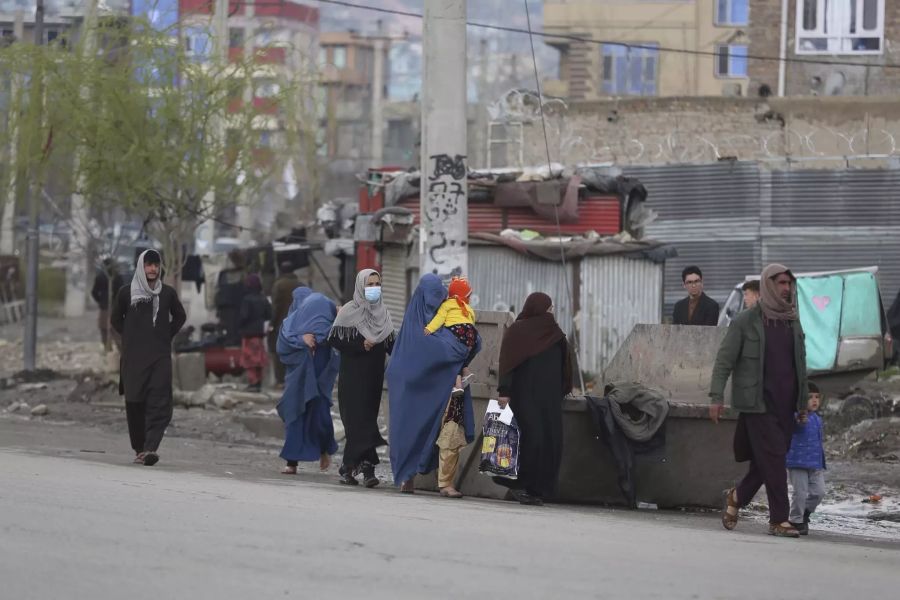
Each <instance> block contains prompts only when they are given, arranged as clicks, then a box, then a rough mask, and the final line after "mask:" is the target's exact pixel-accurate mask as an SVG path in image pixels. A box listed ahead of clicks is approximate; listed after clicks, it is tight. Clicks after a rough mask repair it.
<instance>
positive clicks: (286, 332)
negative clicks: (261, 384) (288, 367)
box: [278, 288, 337, 355]
mask: <svg viewBox="0 0 900 600" xmlns="http://www.w3.org/2000/svg"><path fill="white" fill-rule="evenodd" d="M300 289H305V288H298V290H300ZM298 290H294V297H295V298H296V296H297V291H298ZM336 314H337V306H335V304H334V302H333V301H332V300H331V299H330V298H328V297H327V296H324V295H322V294H318V293H315V292H313V293H311V294H309V296H308V297H307V298H306V300H304V301H303V302H302V303H301V304H300V306H299V307H298V308H297V309H296V310H293V311H292V312H291V313H290V314H288V316H287V318H286V319H285V320H284V323H282V324H281V332H280V333H279V334H278V341H279V344H278V346H282V345H283V344H282V342H284V344H286V346H287V347H288V348H291V349H293V350H296V349H304V348H306V343H305V342H304V341H303V336H304V335H305V334H307V333H311V334H313V335H315V336H316V342H317V343H319V344H322V343H324V342H325V340H326V339H328V332H329V331H330V330H331V325H332V324H333V323H334V317H335V315H336ZM281 353H282V352H281V350H280V349H279V350H278V354H279V355H280V354H281Z"/></svg>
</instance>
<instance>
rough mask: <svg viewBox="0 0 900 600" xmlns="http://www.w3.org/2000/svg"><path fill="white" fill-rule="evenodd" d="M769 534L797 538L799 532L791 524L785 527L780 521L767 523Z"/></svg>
mask: <svg viewBox="0 0 900 600" xmlns="http://www.w3.org/2000/svg"><path fill="white" fill-rule="evenodd" d="M769 535H774V536H775V537H786V538H795V539H796V538H799V537H800V532H799V531H797V529H796V528H795V527H793V526H791V527H785V526H784V525H781V524H780V523H770V524H769Z"/></svg>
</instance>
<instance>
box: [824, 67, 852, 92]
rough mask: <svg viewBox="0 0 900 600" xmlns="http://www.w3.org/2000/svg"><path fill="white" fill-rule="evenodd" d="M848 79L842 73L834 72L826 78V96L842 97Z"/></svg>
mask: <svg viewBox="0 0 900 600" xmlns="http://www.w3.org/2000/svg"><path fill="white" fill-rule="evenodd" d="M846 83H847V78H846V77H845V76H844V74H843V73H841V72H840V71H832V72H831V73H829V74H828V77H826V78H825V86H824V87H825V89H824V94H825V95H826V96H840V95H841V93H842V92H843V91H844V85H845V84H846Z"/></svg>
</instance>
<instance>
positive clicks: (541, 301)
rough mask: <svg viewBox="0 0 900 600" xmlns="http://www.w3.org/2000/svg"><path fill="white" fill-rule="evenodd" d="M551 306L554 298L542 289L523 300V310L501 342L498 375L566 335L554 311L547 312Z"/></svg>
mask: <svg viewBox="0 0 900 600" xmlns="http://www.w3.org/2000/svg"><path fill="white" fill-rule="evenodd" d="M551 306H553V300H551V299H550V296H548V295H547V294H544V293H542V292H535V293H534V294H531V295H530V296H528V298H527V299H526V300H525V306H523V307H522V312H521V313H519V316H518V317H517V318H516V322H515V323H513V324H512V325H511V326H510V327H509V329H507V330H506V334H505V335H504V336H503V343H502V344H501V345H500V375H501V376H503V375H506V374H507V373H509V372H511V371H512V370H513V369H515V368H516V367H518V366H519V365H521V364H522V363H523V362H525V361H526V360H528V359H529V358H532V357H533V356H537V355H538V354H540V353H541V352H544V351H545V350H547V349H549V348H552V347H553V345H554V344H556V343H558V342H559V341H560V340H562V339H565V337H566V335H565V334H564V333H563V331H562V329H560V328H559V325H557V323H556V319H554V318H553V314H551V313H550V312H548V311H549V310H550V307H551Z"/></svg>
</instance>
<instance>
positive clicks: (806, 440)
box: [787, 382, 825, 535]
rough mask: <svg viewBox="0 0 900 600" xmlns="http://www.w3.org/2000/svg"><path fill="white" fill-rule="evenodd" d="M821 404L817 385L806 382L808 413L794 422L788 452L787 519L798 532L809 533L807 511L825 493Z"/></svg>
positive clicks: (817, 504) (814, 506)
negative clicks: (807, 386) (789, 488)
mask: <svg viewBox="0 0 900 600" xmlns="http://www.w3.org/2000/svg"><path fill="white" fill-rule="evenodd" d="M821 404H822V395H821V394H820V393H819V388H818V387H816V385H815V384H813V383H812V382H810V383H809V404H808V408H809V413H808V417H807V419H806V420H805V422H804V421H801V420H800V419H799V418H798V420H797V424H796V425H795V426H794V435H793V437H792V439H791V449H790V451H789V452H788V455H787V467H788V475H789V478H790V481H791V487H792V488H794V495H793V497H792V498H791V514H790V522H791V525H793V526H794V528H796V529H797V531H799V532H800V535H809V515H810V514H812V513H813V512H814V511H815V510H816V507H817V506H819V502H821V501H822V497H823V496H825V448H824V445H823V444H824V442H825V430H824V427H823V425H822V418H821V417H820V416H819V415H818V412H817V411H818V410H819V407H820V406H821Z"/></svg>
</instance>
